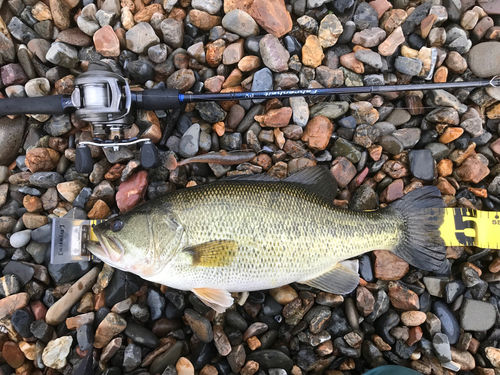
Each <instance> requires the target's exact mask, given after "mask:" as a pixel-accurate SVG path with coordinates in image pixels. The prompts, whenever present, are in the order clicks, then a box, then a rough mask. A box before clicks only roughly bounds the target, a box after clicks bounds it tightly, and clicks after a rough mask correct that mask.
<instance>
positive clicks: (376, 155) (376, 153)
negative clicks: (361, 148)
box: [368, 145, 382, 161]
mask: <svg viewBox="0 0 500 375" xmlns="http://www.w3.org/2000/svg"><path fill="white" fill-rule="evenodd" d="M368 153H369V154H370V157H371V158H372V159H373V161H379V160H380V157H381V156H382V146H380V145H372V146H370V147H368Z"/></svg>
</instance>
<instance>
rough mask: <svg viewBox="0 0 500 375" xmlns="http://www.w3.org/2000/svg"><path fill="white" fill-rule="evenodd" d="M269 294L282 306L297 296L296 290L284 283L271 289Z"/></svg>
mask: <svg viewBox="0 0 500 375" xmlns="http://www.w3.org/2000/svg"><path fill="white" fill-rule="evenodd" d="M269 294H270V295H271V297H273V298H274V299H275V300H276V302H278V303H279V304H280V305H283V306H284V305H286V304H288V303H290V302H292V301H293V300H294V299H295V298H297V297H298V294H297V292H296V291H295V289H293V288H292V287H291V286H290V285H284V286H282V287H279V288H274V289H271V290H270V291H269Z"/></svg>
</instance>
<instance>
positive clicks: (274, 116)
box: [254, 107, 292, 128]
mask: <svg viewBox="0 0 500 375" xmlns="http://www.w3.org/2000/svg"><path fill="white" fill-rule="evenodd" d="M291 117H292V109H291V108H290V107H283V108H279V109H272V110H270V111H268V112H267V113H266V114H264V115H256V116H254V119H255V121H257V122H258V123H259V124H260V125H261V126H267V127H271V128H282V127H285V126H287V125H288V124H289V123H290V118H291Z"/></svg>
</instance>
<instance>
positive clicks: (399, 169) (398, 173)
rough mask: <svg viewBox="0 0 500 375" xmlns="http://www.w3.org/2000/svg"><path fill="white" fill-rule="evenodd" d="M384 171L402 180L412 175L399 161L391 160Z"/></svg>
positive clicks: (383, 168) (385, 165)
mask: <svg viewBox="0 0 500 375" xmlns="http://www.w3.org/2000/svg"><path fill="white" fill-rule="evenodd" d="M382 171H383V172H384V173H387V174H388V175H389V176H391V177H392V178H401V177H406V176H409V175H410V169H409V168H408V166H406V165H405V164H403V163H401V162H400V161H397V160H389V161H387V162H386V163H385V164H384V166H383V167H382Z"/></svg>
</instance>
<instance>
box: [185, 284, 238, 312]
mask: <svg viewBox="0 0 500 375" xmlns="http://www.w3.org/2000/svg"><path fill="white" fill-rule="evenodd" d="M192 292H193V293H194V294H195V295H196V297H198V298H199V299H200V300H202V301H203V303H204V304H205V305H207V306H208V307H211V308H212V309H214V310H215V311H217V312H218V313H223V312H224V311H226V309H227V308H229V307H231V306H232V305H233V303H234V300H233V297H231V294H229V292H228V291H227V290H222V289H210V288H196V289H193V290H192Z"/></svg>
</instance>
